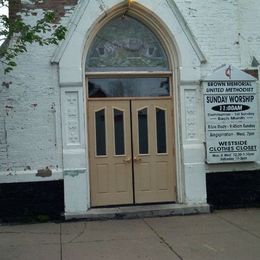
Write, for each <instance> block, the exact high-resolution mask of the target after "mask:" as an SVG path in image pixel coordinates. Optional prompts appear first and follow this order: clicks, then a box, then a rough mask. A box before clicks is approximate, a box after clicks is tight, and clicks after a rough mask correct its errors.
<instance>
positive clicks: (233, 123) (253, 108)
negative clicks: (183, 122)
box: [203, 65, 259, 163]
mask: <svg viewBox="0 0 260 260" xmlns="http://www.w3.org/2000/svg"><path fill="white" fill-rule="evenodd" d="M203 89H204V108H205V126H206V148H207V162H208V163H235V162H249V161H255V160H256V157H257V152H258V149H259V147H258V139H257V127H258V116H257V96H256V79H255V78H253V77H252V76H250V75H249V74H247V73H245V72H243V71H241V70H239V69H237V68H235V67H233V66H232V65H223V66H221V67H220V68H218V69H217V70H216V71H215V72H214V73H213V74H212V75H210V76H209V77H207V78H206V79H205V80H204V81H203Z"/></svg>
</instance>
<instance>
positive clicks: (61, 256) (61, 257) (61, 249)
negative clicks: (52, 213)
mask: <svg viewBox="0 0 260 260" xmlns="http://www.w3.org/2000/svg"><path fill="white" fill-rule="evenodd" d="M62 251H63V248H62V230H61V224H60V260H62V259H63V255H62Z"/></svg>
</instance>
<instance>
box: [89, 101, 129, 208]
mask: <svg viewBox="0 0 260 260" xmlns="http://www.w3.org/2000/svg"><path fill="white" fill-rule="evenodd" d="M88 117H89V120H88V123H89V157H90V183H91V184H90V187H91V205H92V206H104V205H119V204H132V203H133V185H132V165H131V159H129V158H131V131H130V112H129V101H116V102H115V101H107V100H106V101H89V102H88ZM94 151H95V152H94Z"/></svg>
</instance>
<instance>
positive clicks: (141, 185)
mask: <svg viewBox="0 0 260 260" xmlns="http://www.w3.org/2000/svg"><path fill="white" fill-rule="evenodd" d="M171 102H172V101H171V100H170V99H169V100H166V99H164V100H159V99H156V100H123V101H122V100H121V101H120V100H102V101H97V100H94V101H93V100H89V102H88V117H89V121H88V123H89V157H90V183H91V184H90V187H91V206H106V205H120V204H133V203H152V202H171V201H175V200H176V194H175V184H176V182H175V165H174V154H173V136H174V135H173V119H172V112H171V111H172V110H171V109H172V103H171ZM133 180H134V182H133ZM134 197H135V200H134Z"/></svg>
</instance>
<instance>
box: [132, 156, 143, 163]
mask: <svg viewBox="0 0 260 260" xmlns="http://www.w3.org/2000/svg"><path fill="white" fill-rule="evenodd" d="M134 161H135V162H140V161H142V158H140V157H138V156H134Z"/></svg>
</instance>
